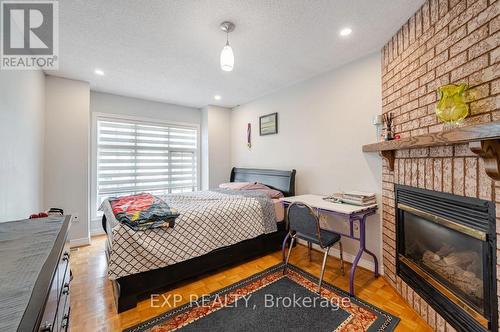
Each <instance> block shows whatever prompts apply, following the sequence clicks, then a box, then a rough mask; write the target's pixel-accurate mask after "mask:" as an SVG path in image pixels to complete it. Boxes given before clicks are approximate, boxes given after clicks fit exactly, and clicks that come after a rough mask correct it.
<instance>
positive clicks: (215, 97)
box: [214, 95, 222, 100]
mask: <svg viewBox="0 0 500 332" xmlns="http://www.w3.org/2000/svg"><path fill="white" fill-rule="evenodd" d="M221 98H222V97H221V96H219V95H215V96H214V99H215V100H221Z"/></svg>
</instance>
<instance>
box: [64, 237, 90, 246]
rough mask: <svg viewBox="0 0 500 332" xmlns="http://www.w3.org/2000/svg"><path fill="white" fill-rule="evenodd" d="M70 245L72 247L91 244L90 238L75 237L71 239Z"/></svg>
mask: <svg viewBox="0 0 500 332" xmlns="http://www.w3.org/2000/svg"><path fill="white" fill-rule="evenodd" d="M69 245H70V247H71V248H74V247H83V246H88V245H90V238H89V237H82V238H81V239H73V240H70V241H69Z"/></svg>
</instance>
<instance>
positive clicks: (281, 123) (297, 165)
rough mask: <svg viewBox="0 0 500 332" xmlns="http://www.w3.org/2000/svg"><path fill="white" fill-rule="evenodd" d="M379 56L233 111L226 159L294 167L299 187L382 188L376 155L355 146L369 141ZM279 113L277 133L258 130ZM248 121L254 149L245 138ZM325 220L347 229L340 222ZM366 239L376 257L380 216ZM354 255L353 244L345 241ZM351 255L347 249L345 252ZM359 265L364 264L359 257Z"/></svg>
mask: <svg viewBox="0 0 500 332" xmlns="http://www.w3.org/2000/svg"><path fill="white" fill-rule="evenodd" d="M380 70H381V69H380V55H379V52H377V53H376V54H374V55H371V56H368V57H366V58H363V59H361V60H358V61H355V62H353V63H350V64H348V65H346V66H343V67H341V68H339V69H337V70H334V71H331V72H328V73H326V74H323V75H321V76H318V77H316V78H313V79H311V80H308V81H305V82H302V83H299V84H297V85H294V86H292V87H289V88H286V89H284V90H281V91H279V92H276V93H274V94H271V95H268V96H266V97H263V98H261V99H259V100H256V101H253V102H251V103H248V104H245V105H242V106H240V107H237V108H235V109H234V110H233V112H232V123H231V129H232V131H231V141H232V149H231V156H232V164H233V165H234V166H238V167H260V168H275V169H285V170H286V169H292V168H294V169H296V170H297V178H296V181H297V186H296V190H297V193H298V194H304V193H318V194H328V193H333V192H338V191H343V190H344V191H346V190H365V191H372V192H376V193H377V194H379V197H380V193H381V181H382V180H381V174H382V172H381V160H380V158H379V157H378V156H376V155H373V154H364V153H362V152H361V146H362V145H363V144H366V143H368V142H372V141H374V140H375V138H376V136H375V128H374V126H373V125H372V118H373V116H374V115H377V114H380V109H381V99H382V98H381V80H380V77H381V72H380ZM273 112H278V129H279V133H278V134H277V135H269V136H259V127H258V125H259V122H258V121H259V116H261V115H265V114H269V113H273ZM248 122H250V123H251V124H252V129H253V130H252V131H253V133H252V148H251V149H248V147H247V144H246V128H247V123H248ZM328 224H329V226H331V227H333V228H334V229H337V230H342V231H347V228H346V227H345V226H346V224H344V223H340V222H338V221H333V220H329V222H328ZM368 224H369V227H368V232H367V234H368V239H367V242H368V244H367V246H368V248H369V249H371V250H372V251H373V252H374V253H376V254H377V255H378V256H379V258H380V257H381V247H380V243H381V224H380V216H378V215H377V216H373V217H371V218H370V219H369V222H368ZM343 242H344V243H347V245H344V248H345V250H346V251H347V252H348V253H350V254H354V253H355V250H357V243H356V244H355V243H352V241H351V240H348V241H343ZM347 256H349V255H347ZM363 264H364V265H365V266H367V265H368V266H370V263H367V262H366V261H365V262H363Z"/></svg>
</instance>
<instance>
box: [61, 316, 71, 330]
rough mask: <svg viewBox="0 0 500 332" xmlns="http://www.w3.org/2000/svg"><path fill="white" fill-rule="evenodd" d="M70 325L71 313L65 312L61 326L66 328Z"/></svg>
mask: <svg viewBox="0 0 500 332" xmlns="http://www.w3.org/2000/svg"><path fill="white" fill-rule="evenodd" d="M68 325H69V314H65V315H64V316H63V319H62V323H61V327H62V328H66V327H68Z"/></svg>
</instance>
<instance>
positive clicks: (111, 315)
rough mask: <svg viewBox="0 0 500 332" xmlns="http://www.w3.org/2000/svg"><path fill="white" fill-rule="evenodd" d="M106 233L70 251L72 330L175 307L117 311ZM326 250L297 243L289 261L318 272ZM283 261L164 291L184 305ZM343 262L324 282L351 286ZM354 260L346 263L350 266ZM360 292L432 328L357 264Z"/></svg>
mask: <svg viewBox="0 0 500 332" xmlns="http://www.w3.org/2000/svg"><path fill="white" fill-rule="evenodd" d="M105 239H106V238H105V236H99V237H94V238H93V239H92V245H91V246H87V247H82V248H79V249H78V250H76V251H72V252H71V269H72V271H73V275H74V279H73V282H72V284H71V330H72V331H78V332H80V331H92V332H93V331H121V330H122V329H124V328H127V327H131V326H133V325H135V324H138V323H140V322H142V321H145V320H147V319H150V318H152V317H154V316H157V315H159V314H161V313H162V312H165V311H168V310H170V309H171V307H169V306H168V305H167V306H164V307H162V308H153V307H151V301H150V300H149V299H148V300H144V301H142V302H140V303H139V304H138V305H137V307H136V308H135V309H132V310H128V311H126V312H124V313H121V314H117V313H116V309H115V304H114V300H113V290H112V286H111V282H110V281H109V280H108V278H107V275H106V256H105V253H104V245H105ZM321 259H322V254H321V253H320V252H317V251H313V254H312V261H311V262H309V259H308V255H307V248H306V247H304V246H300V245H299V246H297V247H295V248H294V249H293V250H292V256H291V258H290V263H292V264H295V265H297V266H299V267H300V268H302V269H304V270H305V271H308V272H310V273H312V274H314V275H319V271H320V269H321ZM280 261H281V253H280V252H276V253H273V254H270V255H267V256H264V257H260V258H257V259H254V260H251V261H247V262H244V263H242V264H240V265H236V266H232V267H229V268H226V269H223V270H218V271H215V272H213V273H210V274H207V275H204V276H202V277H199V278H196V279H194V280H190V281H188V282H184V283H182V284H179V285H176V287H175V288H174V289H172V290H170V291H169V292H167V293H165V294H164V295H166V296H168V295H169V294H172V295H173V294H180V295H181V296H182V301H181V302H179V303H177V305H182V304H184V303H186V302H188V301H189V297H190V294H197V295H203V294H209V293H211V292H213V291H215V290H217V289H220V288H222V287H225V286H228V285H230V284H232V283H234V282H237V281H239V280H242V279H244V278H247V277H249V276H251V275H253V274H255V273H257V272H260V271H263V270H265V269H266V268H268V267H271V266H273V265H275V264H278V263H279V262H280ZM339 265H340V263H339V261H338V260H336V259H334V258H329V259H328V266H327V269H326V272H325V278H324V279H325V281H327V282H329V283H332V284H333V285H335V286H337V287H340V288H342V289H344V290H347V289H348V287H349V286H348V285H349V278H348V273H347V272H346V275H345V276H342V275H341V274H340V270H339ZM348 268H350V265H349V264H347V263H346V271H348ZM355 286H356V295H357V296H358V297H359V298H361V299H363V300H365V301H367V302H369V303H372V304H374V305H376V306H378V307H379V308H381V309H384V310H386V311H388V312H390V313H392V314H394V315H396V316H398V317H400V318H401V322H400V323H399V325H398V328H397V330H396V331H431V328H430V327H429V326H428V325H427V324H426V323H425V322H424V321H423V320H422V319H421V318H420V317H419V316H418V315H417V314H416V313H415V312H414V311H413V310H412V309H411V308H410V307H409V306H408V305H407V304H406V303H405V301H404V300H403V299H402V298H401V297H400V296H399V295H398V294H397V293H396V292H395V291H394V289H393V288H392V287H391V286H389V284H388V283H387V282H386V281H385V280H384V279H383V278H382V277H380V278H377V279H375V278H374V277H373V273H372V272H369V271H367V270H364V269H363V268H358V270H357V271H356V278H355Z"/></svg>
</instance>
